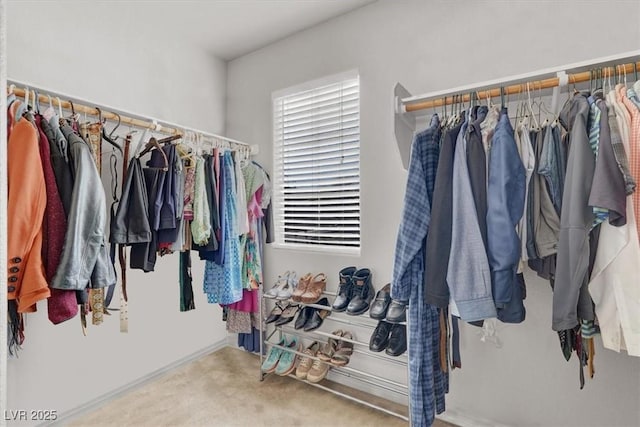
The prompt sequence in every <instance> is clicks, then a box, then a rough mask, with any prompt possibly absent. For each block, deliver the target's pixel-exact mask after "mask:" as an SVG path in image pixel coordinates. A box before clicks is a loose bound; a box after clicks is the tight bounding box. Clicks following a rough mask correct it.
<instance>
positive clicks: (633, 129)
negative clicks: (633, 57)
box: [616, 85, 640, 237]
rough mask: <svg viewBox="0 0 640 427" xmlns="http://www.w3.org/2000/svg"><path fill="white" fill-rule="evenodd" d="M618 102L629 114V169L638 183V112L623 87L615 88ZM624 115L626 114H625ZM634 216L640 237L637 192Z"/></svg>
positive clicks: (634, 197)
mask: <svg viewBox="0 0 640 427" xmlns="http://www.w3.org/2000/svg"><path fill="white" fill-rule="evenodd" d="M616 89H618V91H617V95H618V101H620V102H621V104H622V105H623V106H624V107H626V109H627V111H628V112H629V116H628V117H627V118H628V119H630V122H629V151H630V152H629V153H628V155H629V169H630V171H631V175H633V178H634V179H635V180H636V182H640V111H638V108H637V107H636V106H635V104H634V103H633V102H631V100H629V98H627V96H626V87H625V86H624V85H619V86H616ZM625 115H626V114H625ZM632 200H633V209H634V215H635V217H636V231H637V233H638V237H640V192H638V191H637V190H636V191H635V192H634V193H633V195H632Z"/></svg>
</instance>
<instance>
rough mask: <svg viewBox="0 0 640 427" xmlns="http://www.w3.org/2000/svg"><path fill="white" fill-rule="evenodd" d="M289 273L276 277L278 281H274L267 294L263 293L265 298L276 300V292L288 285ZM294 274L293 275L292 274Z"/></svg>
mask: <svg viewBox="0 0 640 427" xmlns="http://www.w3.org/2000/svg"><path fill="white" fill-rule="evenodd" d="M290 274H291V272H290V271H288V270H287V271H286V272H285V273H284V274H283V275H281V276H278V280H276V283H275V285H273V286H272V287H271V289H269V290H268V291H267V292H265V293H264V297H265V298H276V297H277V296H278V292H280V290H281V289H282V288H284V287H285V286H287V284H288V283H289V275H290ZM294 274H295V273H294Z"/></svg>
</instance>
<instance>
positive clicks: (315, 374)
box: [307, 360, 331, 383]
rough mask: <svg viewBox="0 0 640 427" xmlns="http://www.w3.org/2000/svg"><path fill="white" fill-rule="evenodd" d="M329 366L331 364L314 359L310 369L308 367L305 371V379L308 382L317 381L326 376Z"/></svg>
mask: <svg viewBox="0 0 640 427" xmlns="http://www.w3.org/2000/svg"><path fill="white" fill-rule="evenodd" d="M330 368H331V366H329V364H328V363H325V362H322V361H320V360H314V361H313V364H312V365H311V369H309V372H308V373H307V381H309V382H310V383H319V382H320V381H322V380H323V379H324V378H325V377H326V376H327V373H328V372H329V369H330Z"/></svg>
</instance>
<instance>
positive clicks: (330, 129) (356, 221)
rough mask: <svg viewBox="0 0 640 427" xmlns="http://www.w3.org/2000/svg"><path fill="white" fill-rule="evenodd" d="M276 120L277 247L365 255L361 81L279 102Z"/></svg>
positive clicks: (315, 88)
mask: <svg viewBox="0 0 640 427" xmlns="http://www.w3.org/2000/svg"><path fill="white" fill-rule="evenodd" d="M273 115H274V117H273V118H274V208H275V212H274V220H275V224H274V225H275V231H276V233H275V237H276V241H275V243H276V245H279V246H285V247H298V248H307V249H316V250H323V249H324V250H331V251H336V250H337V249H342V252H353V253H359V250H360V249H359V248H360V82H359V78H358V76H357V74H355V73H353V72H352V73H349V74H348V75H346V76H345V75H340V76H334V77H332V78H329V79H326V80H323V81H322V82H314V83H311V84H307V85H305V86H304V87H303V88H302V87H297V88H291V89H287V90H285V91H284V93H283V92H280V93H279V94H274V96H273Z"/></svg>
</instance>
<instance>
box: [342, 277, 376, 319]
mask: <svg viewBox="0 0 640 427" xmlns="http://www.w3.org/2000/svg"><path fill="white" fill-rule="evenodd" d="M352 282H353V285H352V286H353V288H352V296H351V302H349V305H348V306H347V314H351V315H354V316H355V315H358V314H362V313H364V312H366V311H367V310H369V304H370V303H371V300H372V299H373V296H374V293H375V291H374V289H373V285H372V284H371V270H369V269H368V268H361V269H360V270H358V271H356V272H355V273H353V278H352Z"/></svg>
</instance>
